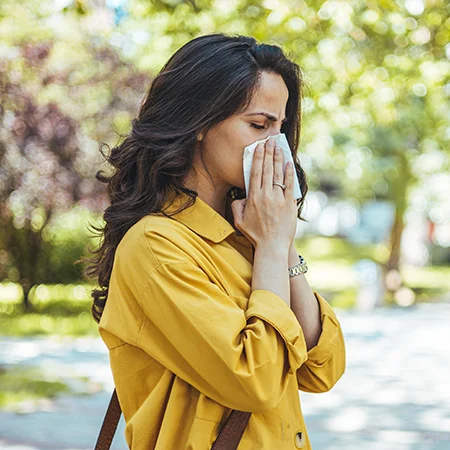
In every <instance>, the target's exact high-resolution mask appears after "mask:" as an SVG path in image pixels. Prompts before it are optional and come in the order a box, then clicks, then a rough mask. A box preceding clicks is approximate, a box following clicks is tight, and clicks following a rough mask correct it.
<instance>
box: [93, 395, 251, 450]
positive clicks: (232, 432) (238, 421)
mask: <svg viewBox="0 0 450 450" xmlns="http://www.w3.org/2000/svg"><path fill="white" fill-rule="evenodd" d="M121 414H122V409H121V407H120V403H119V399H118V398H117V392H116V390H115V389H114V391H113V393H112V396H111V400H110V402H109V405H108V410H107V411H106V414H105V418H104V420H103V424H102V427H101V429H100V433H99V435H98V439H97V443H96V444H95V450H109V448H110V447H111V443H112V440H113V438H114V434H115V432H116V429H117V425H118V423H119V420H120V415H121ZM251 414H252V413H249V412H243V411H237V410H233V411H231V414H230V415H229V417H228V419H227V421H226V422H225V425H224V426H223V428H222V429H221V430H220V433H219V435H218V436H217V439H216V440H215V441H214V444H213V446H212V448H211V450H236V449H237V448H238V445H239V442H240V440H241V438H242V435H243V434H244V430H245V427H246V426H247V423H248V420H249V419H250V416H251Z"/></svg>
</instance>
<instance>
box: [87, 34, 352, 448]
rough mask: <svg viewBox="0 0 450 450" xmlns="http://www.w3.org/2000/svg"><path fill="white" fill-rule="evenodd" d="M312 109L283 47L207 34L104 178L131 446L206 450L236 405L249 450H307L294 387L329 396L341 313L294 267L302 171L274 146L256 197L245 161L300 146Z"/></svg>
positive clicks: (100, 256)
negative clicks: (282, 144) (243, 416)
mask: <svg viewBox="0 0 450 450" xmlns="http://www.w3.org/2000/svg"><path fill="white" fill-rule="evenodd" d="M300 99H301V79H300V70H299V68H298V66H297V65H296V64H294V63H293V62H291V61H289V60H288V59H287V58H286V57H285V55H284V54H283V51H282V50H281V49H280V48H278V47H277V46H272V45H265V44H258V43H257V42H256V41H255V39H253V38H251V37H245V36H227V35H224V34H212V35H205V36H201V37H198V38H196V39H193V40H192V41H190V42H188V43H187V44H186V45H184V46H183V47H182V48H181V49H179V50H178V51H177V52H176V53H175V54H174V55H173V56H172V57H171V58H170V59H169V61H168V62H167V64H166V65H165V66H164V67H163V68H162V70H161V71H160V73H159V74H158V76H157V77H156V78H155V79H154V81H153V83H152V85H151V87H150V90H149V92H148V94H147V96H146V98H145V100H144V102H143V104H142V106H141V109H140V111H139V114H138V117H137V118H136V119H135V120H133V127H132V130H131V131H130V133H129V134H128V136H127V137H126V138H125V140H124V141H123V143H122V144H120V145H119V146H117V147H115V148H113V149H112V151H111V155H110V156H109V157H108V160H109V162H110V163H111V164H112V165H113V166H114V168H115V172H114V174H113V175H112V176H111V177H106V176H104V175H101V174H100V173H98V174H97V178H98V179H100V180H101V181H103V182H107V183H108V192H109V195H110V200H111V206H109V207H108V208H107V209H106V211H105V214H104V219H105V222H106V224H105V227H104V228H101V229H97V231H100V232H101V234H102V235H103V237H104V239H103V242H102V245H101V247H100V248H99V250H98V252H97V258H96V260H95V263H94V264H92V266H91V267H90V273H91V274H95V275H96V276H97V277H98V281H99V285H100V289H98V290H94V291H93V297H94V304H93V314H94V317H95V318H96V320H97V321H99V332H100V335H101V337H102V339H103V340H104V342H105V344H106V345H107V346H108V349H109V354H110V363H111V369H112V373H113V377H114V382H115V385H116V390H117V394H118V398H119V401H120V404H121V407H122V411H123V414H124V418H125V421H126V430H125V434H126V440H127V443H128V445H129V447H130V448H132V449H136V450H137V449H139V450H141V449H142V450H144V449H146V450H147V449H171V450H174V449H210V448H211V445H212V444H213V442H214V440H215V439H216V438H217V435H218V434H219V432H220V430H221V428H222V427H223V425H224V423H225V422H226V420H227V418H228V416H229V415H230V413H231V411H232V410H233V409H235V410H239V411H245V412H251V413H252V414H251V416H250V419H249V421H248V424H247V427H246V428H245V431H244V434H243V436H242V439H241V441H240V445H239V449H244V450H245V449H277V450H281V449H295V448H305V449H309V448H311V447H310V443H309V439H308V435H307V431H306V427H305V423H304V420H303V415H302V412H301V409H300V403H299V396H298V390H299V389H301V390H304V391H308V392H324V391H327V390H329V389H330V388H331V387H332V386H333V385H334V384H335V383H336V382H337V380H338V379H339V378H340V376H341V375H342V373H343V372H344V368H345V350H344V340H343V336H342V332H341V328H340V325H339V322H338V320H337V319H336V316H335V314H334V312H333V310H332V309H331V307H330V306H329V305H328V303H327V302H326V301H325V300H324V299H323V298H322V297H321V296H320V295H319V294H318V293H316V292H314V293H313V292H312V291H311V288H310V287H309V285H308V283H307V281H306V279H305V276H304V274H303V273H300V274H298V275H295V276H290V275H289V272H288V269H289V268H290V267H293V266H297V265H299V256H298V254H297V252H296V250H295V247H294V245H293V240H294V236H295V231H296V222H297V214H300V212H301V208H302V206H303V200H304V196H305V194H306V192H307V185H306V179H305V178H306V177H305V174H304V172H303V170H302V168H301V167H300V164H299V162H298V159H297V157H296V154H295V153H294V154H293V158H294V162H295V167H286V168H284V161H283V157H282V154H280V153H279V152H276V151H275V149H274V148H273V143H271V142H270V140H269V141H267V143H266V144H265V145H259V150H258V151H257V152H256V153H255V156H254V161H253V165H252V170H251V178H250V187H249V192H248V195H247V197H245V195H246V193H245V183H244V176H243V163H242V161H243V151H244V147H246V146H247V145H249V144H251V143H253V142H254V141H257V140H261V139H265V138H266V137H268V136H270V135H275V134H278V133H280V132H281V133H285V134H286V136H287V139H288V142H289V145H290V147H291V148H292V149H294V150H293V151H295V149H297V147H298V141H299V131H300ZM284 172H286V173H285V175H284ZM294 176H297V177H298V180H299V182H300V186H301V191H302V194H303V196H302V199H301V200H300V201H299V205H298V206H297V205H296V201H295V200H294V198H293V180H294ZM284 184H285V185H286V186H284ZM300 267H304V265H300ZM106 300H107V301H106Z"/></svg>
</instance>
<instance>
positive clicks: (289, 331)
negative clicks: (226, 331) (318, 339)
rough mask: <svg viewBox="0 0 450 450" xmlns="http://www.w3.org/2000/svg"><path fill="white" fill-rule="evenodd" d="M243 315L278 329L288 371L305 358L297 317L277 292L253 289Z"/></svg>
mask: <svg viewBox="0 0 450 450" xmlns="http://www.w3.org/2000/svg"><path fill="white" fill-rule="evenodd" d="M245 317H246V319H247V320H248V319H249V318H250V317H258V318H260V319H262V320H264V321H266V322H267V323H269V324H270V325H271V326H272V327H273V328H275V329H276V330H277V331H278V333H279V334H280V335H281V337H282V338H283V340H284V342H285V343H286V348H287V350H288V358H289V371H288V373H292V374H293V373H295V372H296V370H297V369H298V368H299V367H300V366H301V365H302V364H303V363H304V362H305V361H306V360H307V358H308V355H307V348H306V342H305V337H304V335H303V331H302V328H301V326H300V324H299V322H298V320H297V317H296V316H295V314H294V312H293V311H292V310H291V308H289V306H288V305H287V304H286V303H285V302H284V300H283V299H282V298H280V297H279V296H278V295H277V294H275V293H274V292H272V291H268V290H265V289H257V290H254V291H253V292H252V293H251V295H250V298H249V301H248V306H247V310H246V312H245Z"/></svg>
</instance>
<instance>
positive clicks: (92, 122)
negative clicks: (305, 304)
mask: <svg viewBox="0 0 450 450" xmlns="http://www.w3.org/2000/svg"><path fill="white" fill-rule="evenodd" d="M215 31H221V32H225V33H239V34H246V35H251V36H254V37H255V38H256V39H258V40H259V41H260V42H265V43H269V44H276V45H280V46H282V47H283V49H284V50H285V52H286V53H287V55H288V56H289V57H291V58H292V59H293V60H295V61H296V62H297V63H298V64H299V65H300V67H301V68H302V71H303V74H304V81H305V83H306V85H305V91H304V100H303V123H302V138H301V144H300V148H299V149H298V152H299V157H300V160H301V162H302V164H303V167H304V168H305V170H306V172H307V174H308V177H309V186H310V192H309V193H308V194H307V198H306V205H305V209H304V216H305V217H306V219H308V222H300V221H299V223H298V228H297V236H296V247H297V249H298V251H299V253H301V254H302V255H303V256H304V257H305V259H306V260H307V262H308V265H309V272H308V274H307V279H308V281H309V282H310V284H311V286H312V287H313V289H315V290H317V291H319V292H320V293H321V294H322V295H323V296H324V297H325V298H326V299H327V300H328V301H329V302H330V303H331V304H332V305H333V306H334V307H335V310H336V312H337V314H338V317H339V319H340V321H341V324H342V326H343V330H344V334H345V337H346V343H347V371H346V373H345V374H344V376H343V377H342V378H341V380H339V382H338V383H337V385H336V386H335V387H334V388H333V389H332V390H331V391H330V392H328V393H324V394H306V393H300V397H301V400H302V407H303V412H304V415H305V418H306V423H307V426H308V430H309V434H310V438H311V441H312V443H313V448H314V450H325V449H327V450H330V449H343V448H345V449H347V450H350V449H355V450H356V449H361V448H363V446H364V448H365V450H368V449H377V450H380V449H381V450H383V449H395V450H403V449H408V450H410V449H421V450H423V449H442V450H443V449H447V450H448V449H449V448H450V381H449V377H448V374H449V373H450V351H449V344H450V325H449V324H450V293H449V292H450V199H449V197H450V171H449V166H450V164H449V163H450V158H449V155H450V150H449V144H450V43H449V41H450V6H449V2H448V1H447V0H427V1H425V0H397V1H390V0H369V1H362V0H349V1H341V0H330V1H314V0H308V1H304V0H263V1H256V0H215V1H212V0H34V1H33V0H24V1H21V2H17V0H1V2H0V343H1V345H0V448H2V449H15V450H18V449H22V450H24V449H26V450H37V449H39V450H47V449H69V448H70V449H72V450H73V449H78V450H81V449H88V448H92V447H93V446H94V443H95V440H96V437H97V433H98V431H99V428H100V425H101V423H102V420H103V416H104V413H105V410H106V407H107V404H108V401H109V397H110V395H111V392H112V389H113V387H114V386H113V382H112V377H111V373H110V368H109V360H108V354H107V351H106V347H105V346H104V344H103V342H102V341H101V340H100V339H99V337H98V332H97V324H96V323H95V322H94V320H93V319H92V317H91V314H90V290H91V289H92V288H93V287H94V286H95V282H94V281H93V280H88V279H84V278H83V276H82V267H81V265H80V264H75V261H76V260H78V259H79V258H81V257H83V256H87V255H88V251H87V249H88V248H95V247H96V245H98V242H97V238H95V237H92V235H91V234H90V233H89V231H88V228H87V224H88V222H90V223H92V224H97V225H98V224H100V223H102V213H103V210H104V208H105V207H106V206H107V205H108V202H107V198H106V191H105V187H104V185H103V184H101V183H99V182H97V181H96V180H95V178H94V174H95V172H96V171H97V170H99V169H104V170H106V171H107V170H108V167H107V166H105V163H104V159H103V157H102V156H101V153H100V152H99V144H100V143H101V142H106V143H108V144H109V145H111V146H112V145H115V144H117V142H119V140H120V136H121V135H123V134H126V133H127V132H128V130H129V128H130V124H131V120H132V119H133V117H134V116H135V115H136V114H137V112H138V109H139V105H140V102H141V100H142V98H143V96H144V94H145V93H146V91H147V90H148V88H149V86H150V83H151V81H152V78H153V77H154V76H155V75H156V73H157V72H158V70H159V69H160V68H161V67H162V65H163V64H164V63H165V62H166V60H167V59H168V58H169V56H170V55H171V54H172V53H173V52H175V51H176V50H177V49H178V48H180V47H181V46H182V45H183V44H184V43H186V42H187V41H188V40H190V39H192V38H193V37H195V36H198V35H201V34H207V33H211V32H215ZM123 429H124V424H123V421H121V423H120V426H119V430H118V433H117V435H116V439H115V441H114V444H113V448H115V449H121V448H122V449H123V448H125V447H126V445H125V440H124V437H123ZM293 439H294V436H293Z"/></svg>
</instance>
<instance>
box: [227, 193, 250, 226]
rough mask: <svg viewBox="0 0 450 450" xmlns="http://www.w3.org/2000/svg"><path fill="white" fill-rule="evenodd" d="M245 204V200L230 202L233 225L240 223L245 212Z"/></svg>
mask: <svg viewBox="0 0 450 450" xmlns="http://www.w3.org/2000/svg"><path fill="white" fill-rule="evenodd" d="M246 203H247V199H246V198H243V199H240V200H233V201H232V202H231V212H232V213H233V219H234V223H235V224H237V223H240V222H241V220H242V218H243V216H244V211H245V204H246Z"/></svg>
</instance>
